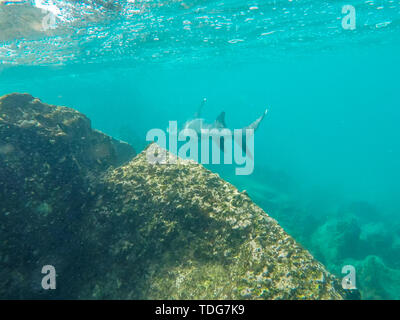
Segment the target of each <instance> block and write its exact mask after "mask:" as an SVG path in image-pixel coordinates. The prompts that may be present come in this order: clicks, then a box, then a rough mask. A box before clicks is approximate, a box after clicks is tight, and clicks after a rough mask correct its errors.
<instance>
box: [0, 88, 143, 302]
mask: <svg viewBox="0 0 400 320" xmlns="http://www.w3.org/2000/svg"><path fill="white" fill-rule="evenodd" d="M121 150H123V152H122V153H121V152H120V151H121ZM134 155H135V152H134V150H133V149H132V147H129V146H127V144H125V143H120V142H118V141H116V140H115V139H112V138H110V137H109V136H107V135H105V134H103V133H101V132H99V131H94V130H92V129H91V125H90V120H89V119H88V118H87V117H85V116H84V115H83V114H81V113H79V112H77V111H75V110H73V109H70V108H66V107H56V106H51V105H47V104H44V103H42V102H40V101H39V100H38V99H34V98H33V97H32V96H31V95H28V94H12V95H7V96H4V97H2V98H1V99H0V203H1V205H0V246H1V250H0V279H1V281H2V283H1V285H0V297H7V296H9V297H15V298H18V297H34V296H35V294H36V292H35V293H32V292H30V287H29V286H30V283H32V286H35V285H36V284H37V286H38V287H39V288H37V290H39V291H40V290H41V287H40V281H39V282H38V281H37V279H36V278H29V276H30V275H33V274H34V273H33V272H32V271H34V272H36V273H37V274H38V277H39V278H40V277H41V274H40V270H39V271H38V270H37V268H39V265H40V264H41V263H42V259H45V257H48V256H53V255H54V257H57V259H58V260H62V261H64V259H67V260H69V259H72V260H73V259H74V256H75V255H79V254H80V252H81V246H80V243H79V237H80V234H79V233H77V230H78V228H79V227H80V226H81V220H82V217H83V215H84V214H85V213H87V212H88V209H87V205H88V203H89V200H90V196H91V193H92V191H91V185H92V184H93V181H94V180H95V179H97V178H98V175H99V174H101V173H103V172H104V171H105V170H106V169H107V168H109V167H110V166H118V165H120V164H121V163H122V161H123V160H129V158H132V157H133V156H134ZM58 260H57V261H58ZM61 265H62V266H64V265H65V266H67V265H68V263H66V264H64V263H62V264H61ZM40 268H41V267H40ZM60 271H61V270H60ZM67 272H68V271H67ZM21 281H22V282H21ZM25 285H26V286H27V287H26V286H25ZM30 294H33V295H32V296H31V295H30Z"/></svg>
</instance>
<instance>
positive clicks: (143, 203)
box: [0, 94, 346, 299]
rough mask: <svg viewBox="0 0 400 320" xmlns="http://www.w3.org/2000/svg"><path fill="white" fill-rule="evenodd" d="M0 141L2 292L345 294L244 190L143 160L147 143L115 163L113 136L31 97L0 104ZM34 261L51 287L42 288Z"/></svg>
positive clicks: (193, 170) (195, 167)
mask: <svg viewBox="0 0 400 320" xmlns="http://www.w3.org/2000/svg"><path fill="white" fill-rule="evenodd" d="M0 136H1V137H2V140H1V145H0V165H1V166H0V201H1V203H2V206H1V209H0V229H1V230H0V246H1V250H0V298H2V299H4V298H43V299H44V298H63V299H65V298H69V299H81V298H87V299H343V298H345V295H346V294H345V292H344V290H343V289H342V288H341V286H340V283H339V281H338V280H337V279H336V278H335V277H334V276H333V275H331V274H330V273H328V272H327V271H326V269H325V268H324V267H323V266H322V265H321V264H320V263H319V262H318V261H316V260H315V259H314V258H313V257H312V255H311V254H310V253H309V252H308V251H306V250H305V249H303V248H302V247H301V246H300V245H299V244H297V243H296V242H295V241H294V240H293V238H292V237H291V236H289V235H288V234H287V233H286V232H285V231H284V230H283V229H282V228H281V227H280V226H279V225H278V223H277V222H276V221H275V220H274V219H272V218H271V217H269V216H268V215H267V214H266V213H265V212H264V211H263V210H262V209H261V208H259V207H258V206H256V205H255V204H254V203H253V202H252V200H251V199H250V198H249V197H248V195H247V194H246V193H244V192H240V191H239V190H238V189H237V188H235V187H234V186H233V185H231V184H229V183H228V182H226V181H224V180H222V179H221V178H220V177H219V176H218V175H217V174H214V173H212V172H211V171H209V170H207V169H205V168H204V167H203V166H202V165H200V164H198V163H195V162H193V161H190V160H182V159H178V161H177V163H176V164H168V165H162V164H151V163H149V162H148V161H147V157H146V150H147V149H146V150H144V151H143V152H142V153H140V154H139V155H138V156H136V157H135V158H133V159H132V160H131V161H130V162H128V163H126V164H125V165H122V166H119V167H117V165H118V164H119V162H120V160H119V158H118V156H117V155H116V149H118V148H115V147H114V146H113V144H114V143H115V141H114V140H112V138H110V137H108V136H106V135H104V134H102V133H100V132H97V131H94V130H92V129H91V128H90V121H89V119H87V118H86V117H85V116H83V115H82V114H80V113H79V112H77V111H74V110H72V109H69V108H65V107H55V106H50V105H46V104H43V103H41V102H40V101H39V100H37V99H34V98H33V97H32V96H30V95H19V94H13V95H9V96H5V97H3V98H1V99H0ZM153 146H156V145H153ZM122 148H123V149H125V148H127V146H125V145H123V146H122ZM159 151H160V152H161V150H159ZM44 265H52V266H54V267H55V269H56V272H57V289H56V290H43V289H42V288H41V279H42V277H43V274H41V268H42V267H43V266H44Z"/></svg>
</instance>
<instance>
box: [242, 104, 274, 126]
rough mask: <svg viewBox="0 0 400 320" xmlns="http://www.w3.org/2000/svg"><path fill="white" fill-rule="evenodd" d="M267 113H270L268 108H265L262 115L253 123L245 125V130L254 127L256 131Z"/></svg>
mask: <svg viewBox="0 0 400 320" xmlns="http://www.w3.org/2000/svg"><path fill="white" fill-rule="evenodd" d="M267 113H268V109H265V111H264V113H263V114H262V115H261V117H259V118H258V119H257V120H255V121H254V122H253V123H251V124H250V125H248V126H247V127H244V128H243V130H246V129H253V130H254V131H256V130H257V129H258V127H259V125H260V123H261V122H262V121H263V119H264V117H265V116H266V115H267Z"/></svg>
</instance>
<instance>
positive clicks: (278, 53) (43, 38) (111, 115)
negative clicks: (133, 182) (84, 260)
mask: <svg viewBox="0 0 400 320" xmlns="http://www.w3.org/2000/svg"><path fill="white" fill-rule="evenodd" d="M112 3H113V5H110V4H107V1H89V0H87V1H52V2H51V3H50V2H49V1H43V2H42V5H43V6H44V8H46V9H43V10H45V11H41V10H40V9H38V8H37V6H36V7H35V6H33V4H35V2H34V1H32V2H29V1H27V2H26V3H25V4H15V3H14V4H10V3H7V4H5V3H1V4H0V26H1V27H2V28H1V30H3V31H0V41H1V42H0V61H1V65H0V95H3V94H7V93H11V92H28V93H30V94H32V95H34V96H36V97H39V98H40V99H41V100H42V101H44V102H47V103H51V104H56V105H66V106H70V107H73V108H76V109H77V110H79V111H81V112H83V113H85V114H86V115H87V116H88V117H89V118H90V119H91V120H92V124H93V127H95V128H97V129H99V130H101V131H103V132H105V133H107V134H110V135H112V136H115V137H117V138H120V139H123V140H126V141H128V142H130V143H131V144H132V145H133V146H134V147H135V148H136V149H137V150H138V151H140V150H141V149H143V148H144V146H145V145H146V141H145V136H146V133H147V132H148V131H149V130H150V129H152V128H162V129H165V128H166V127H167V126H168V121H170V120H177V121H178V123H181V124H183V122H184V121H185V120H186V119H188V118H190V117H191V116H192V115H193V113H194V112H195V110H196V109H197V107H198V105H199V104H200V102H201V100H202V99H203V98H204V97H206V98H207V104H206V106H205V111H204V117H205V118H207V119H209V120H210V121H213V120H214V119H215V118H216V117H217V115H218V114H219V113H220V112H221V111H225V112H226V121H227V125H228V127H230V128H240V127H243V126H245V125H247V124H249V123H250V122H252V121H253V120H254V119H255V118H257V117H258V116H259V115H260V113H261V112H263V110H264V109H265V107H268V110H269V112H268V115H267V117H266V119H265V120H264V122H263V123H262V124H261V126H260V128H259V130H258V131H257V132H256V135H255V158H254V160H255V170H254V173H253V174H252V175H249V176H236V175H234V171H233V168H232V166H223V165H221V166H217V165H214V166H209V167H210V168H211V169H212V170H214V171H216V172H218V173H220V174H221V176H222V177H224V178H225V179H227V180H228V181H231V182H232V183H234V184H235V185H236V186H237V187H239V188H240V189H246V190H247V191H248V193H249V195H250V196H251V197H252V199H253V200H254V201H255V202H256V203H257V204H258V205H260V206H261V207H262V208H263V209H264V210H265V211H266V212H267V213H268V214H270V215H271V216H272V217H274V218H276V219H277V220H278V222H279V223H280V224H281V225H282V226H283V227H284V228H285V230H287V231H288V232H289V233H290V234H291V235H293V236H294V237H295V239H296V240H297V241H299V242H300V243H301V244H302V245H303V246H304V247H306V248H307V249H308V250H309V251H310V252H311V253H312V254H313V255H314V256H315V257H316V258H317V259H318V260H320V261H321V262H322V263H323V264H325V265H326V267H327V268H328V270H330V271H331V272H333V273H335V274H337V275H338V276H339V277H341V276H342V275H341V269H342V267H343V266H344V265H347V264H351V265H354V266H355V268H356V271H357V287H358V288H359V289H360V291H361V295H362V297H363V298H364V299H400V217H399V212H400V201H399V198H400V197H399V196H400V188H399V181H400V167H399V163H400V144H399V138H400V131H399V120H400V108H399V107H400V103H399V92H400V81H399V75H400V63H399V62H400V1H394V0H393V1H359V0H354V1H348V2H347V1H312V0H309V1H300V0H299V1H294V0H293V1H243V0H240V1H239V0H238V1H132V2H127V1H113V2H112ZM50 4H52V5H53V6H51V5H50ZM348 4H350V5H353V6H354V8H355V9H356V28H355V29H354V30H345V29H343V27H342V20H341V19H342V18H343V17H344V16H345V14H342V11H341V10H342V6H343V5H348ZM36 5H37V3H36ZM54 6H55V7H56V8H58V10H55V11H54ZM46 10H47V11H46ZM49 12H54V14H55V22H54V24H51V26H50V28H49V29H48V30H43V26H42V19H43V17H45V16H47V15H48V14H49Z"/></svg>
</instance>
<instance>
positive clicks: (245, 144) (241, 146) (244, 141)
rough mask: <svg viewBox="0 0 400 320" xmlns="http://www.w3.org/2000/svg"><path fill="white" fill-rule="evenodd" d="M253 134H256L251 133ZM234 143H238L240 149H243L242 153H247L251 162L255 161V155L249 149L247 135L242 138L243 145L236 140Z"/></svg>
mask: <svg viewBox="0 0 400 320" xmlns="http://www.w3.org/2000/svg"><path fill="white" fill-rule="evenodd" d="M251 134H254V132H253V133H251ZM234 141H235V142H236V144H237V146H238V147H240V148H242V151H243V152H244V153H245V155H246V156H247V157H249V159H250V160H253V154H252V153H251V151H250V150H249V148H247V143H246V135H243V136H242V143H241V144H240V143H239V142H238V141H237V140H236V139H234Z"/></svg>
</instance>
